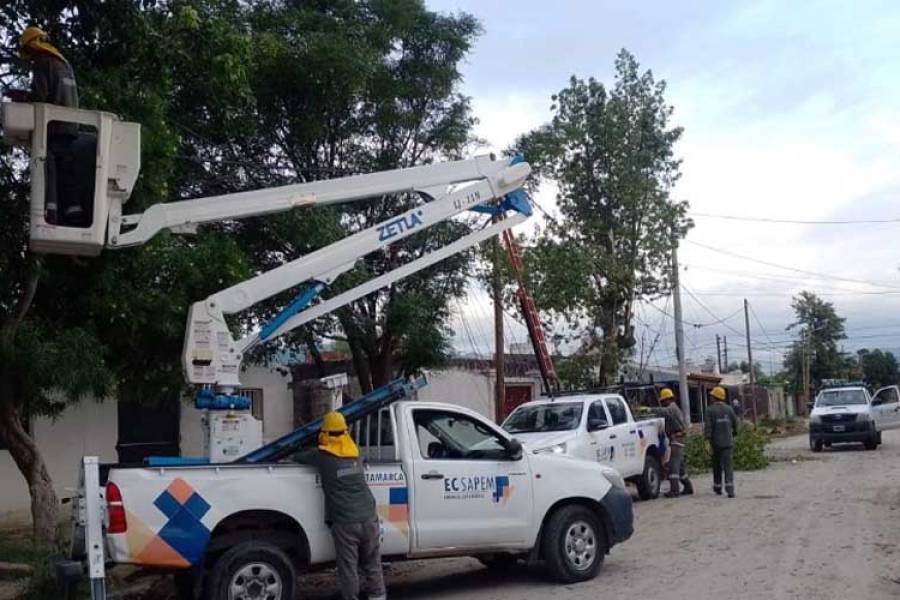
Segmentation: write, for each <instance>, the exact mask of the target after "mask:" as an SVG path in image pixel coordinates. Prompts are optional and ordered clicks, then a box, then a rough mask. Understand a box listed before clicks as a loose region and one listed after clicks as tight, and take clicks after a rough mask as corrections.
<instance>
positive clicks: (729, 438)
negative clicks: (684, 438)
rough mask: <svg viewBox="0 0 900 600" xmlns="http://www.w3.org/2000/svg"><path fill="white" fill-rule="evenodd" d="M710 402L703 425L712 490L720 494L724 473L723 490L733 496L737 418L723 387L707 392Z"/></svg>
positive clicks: (730, 496)
mask: <svg viewBox="0 0 900 600" xmlns="http://www.w3.org/2000/svg"><path fill="white" fill-rule="evenodd" d="M709 397H710V400H712V404H710V405H709V406H708V407H707V408H706V421H705V423H704V425H703V430H704V434H705V435H706V439H707V440H709V445H710V446H711V447H712V463H713V491H714V492H715V493H716V494H718V495H720V496H721V495H722V474H723V473H724V474H725V491H726V492H727V493H728V497H729V498H734V465H733V461H732V458H733V457H732V450H733V448H734V438H735V437H736V436H737V431H738V419H737V415H736V414H735V413H734V409H733V408H731V406H729V405H728V404H727V403H726V402H725V400H726V398H727V394H726V393H725V388H723V387H719V386H716V387H714V388H713V389H712V390H711V391H710V392H709Z"/></svg>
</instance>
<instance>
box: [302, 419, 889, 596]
mask: <svg viewBox="0 0 900 600" xmlns="http://www.w3.org/2000/svg"><path fill="white" fill-rule="evenodd" d="M770 454H771V455H772V456H773V458H774V459H775V462H773V464H772V465H771V466H770V467H769V468H768V469H766V470H764V471H759V472H754V473H738V474H737V493H738V497H737V498H735V499H733V500H728V499H724V498H720V497H718V496H715V495H713V493H712V491H711V481H710V478H709V477H708V476H707V477H702V478H699V479H698V480H697V481H696V483H695V485H696V487H697V489H698V494H697V495H695V496H693V497H688V498H679V499H675V500H667V499H662V498H661V499H659V500H654V501H652V502H645V503H636V505H635V509H636V513H637V517H636V522H635V529H636V532H635V535H634V537H633V538H632V539H631V540H629V541H628V542H626V543H625V544H623V545H621V546H618V547H616V548H614V549H613V551H612V554H611V555H610V556H608V557H607V560H606V564H605V565H604V567H603V570H602V571H601V574H600V576H599V577H598V578H597V579H595V580H593V581H590V582H587V583H583V584H578V585H571V586H557V585H553V584H550V583H548V582H547V581H546V580H545V579H543V578H542V577H541V575H540V574H539V573H537V572H535V571H534V570H529V569H527V568H526V567H524V566H523V567H520V568H517V569H515V570H514V571H512V572H508V573H502V574H498V573H493V572H490V571H488V570H487V569H485V568H483V567H482V566H481V565H480V563H478V562H476V561H474V560H469V559H459V560H443V561H426V562H417V563H404V564H398V565H396V566H394V567H392V568H391V570H390V573H389V575H388V585H389V596H390V597H391V598H393V599H395V600H401V599H405V600H424V599H426V598H427V599H434V598H440V599H448V600H449V599H463V598H465V599H466V600H479V599H483V600H489V599H490V600H499V599H510V600H512V599H516V600H519V599H521V600H531V599H533V600H543V599H544V598H549V597H554V598H572V599H580V598H584V599H588V598H591V599H593V598H598V597H603V598H615V597H626V594H627V595H628V597H638V598H640V597H644V598H672V599H680V598H690V599H691V600H703V599H707V598H708V599H716V600H723V599H735V598H747V599H751V598H752V599H754V600H755V599H758V598H770V599H775V600H778V599H794V598H797V599H801V598H802V599H835V600H837V599H842V600H843V599H846V598H853V599H854V600H862V599H868V598H873V599H876V598H896V597H898V596H900V560H898V559H900V432H891V433H885V434H884V445H883V446H881V447H880V448H879V449H878V450H877V451H874V452H866V451H864V450H863V449H862V446H848V447H846V448H840V449H836V450H833V451H827V450H826V451H825V452H823V453H821V454H812V453H811V452H810V451H809V450H808V448H807V441H806V437H805V436H801V437H793V438H788V439H785V440H781V441H778V442H776V443H775V444H773V445H772V446H771V448H770ZM792 459H796V460H792ZM332 584H333V575H331V574H325V575H324V576H319V577H316V578H313V579H307V580H305V582H304V586H303V589H302V590H301V593H300V594H299V595H298V597H301V598H311V599H317V600H318V599H325V598H329V597H330V595H331V593H333V588H332Z"/></svg>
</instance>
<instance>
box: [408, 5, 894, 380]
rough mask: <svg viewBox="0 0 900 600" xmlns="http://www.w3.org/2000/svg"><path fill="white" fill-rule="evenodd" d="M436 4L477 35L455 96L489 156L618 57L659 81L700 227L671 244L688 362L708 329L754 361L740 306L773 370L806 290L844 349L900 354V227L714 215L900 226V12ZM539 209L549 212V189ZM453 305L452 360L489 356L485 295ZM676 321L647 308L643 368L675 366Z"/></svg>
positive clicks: (684, 194)
mask: <svg viewBox="0 0 900 600" xmlns="http://www.w3.org/2000/svg"><path fill="white" fill-rule="evenodd" d="M426 3H427V4H428V6H429V7H430V8H432V9H434V10H438V11H441V12H451V13H455V12H460V11H462V12H467V13H470V14H472V15H474V16H475V17H476V18H477V19H478V20H479V21H480V22H481V24H482V27H483V33H482V35H481V36H480V38H479V39H478V41H477V43H476V45H475V47H474V49H473V51H472V52H471V53H470V55H469V57H468V59H467V61H466V63H465V65H464V66H463V74H464V77H465V81H464V84H463V87H462V91H463V92H464V93H465V94H467V95H468V96H470V97H471V98H472V102H473V107H474V110H475V114H476V116H477V117H478V119H479V121H480V123H479V125H478V127H477V130H476V133H477V135H479V136H480V137H481V138H483V139H485V140H487V142H488V149H502V148H504V147H506V146H507V145H508V144H509V143H510V142H511V141H512V140H513V139H514V138H515V137H516V136H517V135H519V134H521V133H524V132H527V131H528V130H530V129H532V128H534V127H537V126H539V125H541V124H542V123H544V122H546V121H547V120H548V119H549V118H550V111H549V109H550V96H551V95H552V94H553V93H555V92H557V91H559V90H560V89H562V88H563V87H564V86H565V85H566V83H567V81H568V79H569V77H570V76H571V75H577V76H579V77H583V78H587V77H594V78H596V79H598V80H600V81H602V82H604V83H607V84H611V83H612V79H613V61H614V58H615V55H616V53H617V52H618V51H619V49H621V48H627V49H628V50H629V51H631V52H632V53H633V54H634V55H635V56H636V58H637V59H638V61H639V62H640V63H641V66H642V68H649V69H651V70H652V71H653V73H654V75H655V77H656V78H657V79H664V80H666V82H667V84H668V88H667V92H666V98H667V101H668V102H669V103H670V104H671V105H672V106H674V108H675V112H674V118H673V123H674V124H676V125H679V126H681V127H683V128H684V134H683V136H682V139H681V141H680V142H679V143H678V145H677V146H676V153H677V155H678V156H679V157H680V158H681V159H682V160H683V164H682V169H681V172H682V177H681V180H680V181H679V183H678V184H677V187H676V188H675V189H674V190H673V193H672V196H673V198H675V199H678V200H687V201H688V202H689V203H690V207H691V208H690V212H691V216H692V217H693V218H694V221H695V223H696V227H695V228H694V229H693V230H692V231H691V232H690V233H689V234H688V237H687V239H686V241H684V242H683V243H682V245H681V247H680V249H679V261H680V263H681V265H682V266H683V270H682V272H681V277H682V283H683V285H684V288H683V294H682V296H683V305H684V316H685V321H686V328H685V334H686V351H687V356H688V357H689V358H690V359H694V360H695V361H698V362H700V361H702V360H703V359H704V358H706V357H707V356H715V355H716V343H715V336H716V334H719V335H723V336H727V338H728V348H729V360H730V361H735V360H741V359H746V344H745V342H744V339H743V336H744V315H743V311H742V310H741V309H742V303H743V298H747V299H748V301H749V303H750V306H751V308H752V312H751V315H750V334H751V346H752V347H753V353H754V360H758V361H759V362H760V363H761V364H762V366H763V368H764V369H765V370H766V371H771V370H773V369H778V368H779V367H780V363H781V355H782V353H783V352H784V349H785V346H786V345H787V344H788V343H789V341H790V340H791V339H792V338H793V337H794V333H793V332H788V331H785V328H786V327H787V325H788V324H790V323H791V322H792V317H793V312H792V310H791V307H790V301H791V297H792V295H793V294H796V293H797V292H799V291H801V290H811V291H814V292H816V293H817V294H819V295H821V296H822V297H823V298H825V299H826V300H828V301H830V302H833V303H834V306H835V308H836V310H837V312H838V314H839V315H840V316H843V317H845V318H846V323H845V326H846V329H847V336H848V338H847V339H846V340H844V342H843V345H844V348H845V350H847V351H854V350H856V349H859V348H862V347H868V348H873V347H880V348H885V349H893V350H895V351H897V350H898V349H900V222H894V223H875V224H873V223H869V224H861V223H854V224H847V225H813V224H797V223H791V224H786V223H772V222H764V221H756V220H735V219H724V218H716V217H711V216H706V215H724V216H732V217H741V218H750V219H778V220H796V221H847V220H850V221H854V220H890V219H894V220H900V102H898V98H900V69H898V68H897V60H898V58H897V57H900V35H898V32H900V3H897V2H877V1H865V0H858V1H856V2H852V3H851V2H829V1H817V2H802V1H799V0H798V1H795V2H783V1H782V2H775V1H769V0H761V1H756V2H751V1H740V0H738V1H730V2H714V1H687V0H686V1H681V2H669V1H649V0H648V1H645V2H621V1H606V0H603V1H601V0H560V1H558V2H555V3H548V2H544V1H540V2H539V1H537V0H517V1H516V2H508V1H505V0H504V1H501V0H489V1H485V0H477V1H476V0H426ZM535 200H536V201H537V202H538V203H539V204H540V206H541V207H542V208H543V209H544V210H546V211H548V212H550V213H551V214H552V212H553V210H554V206H555V201H554V193H553V190H552V188H546V189H544V190H542V191H541V193H539V194H537V195H536V198H535ZM538 218H540V217H538ZM522 227H527V226H526V225H523V226H522ZM526 230H527V229H526ZM458 309H459V310H458V315H457V317H456V323H455V325H454V329H455V331H456V338H455V346H456V348H457V349H458V350H460V351H463V352H467V353H480V354H488V353H490V352H492V349H493V341H492V339H493V338H492V335H493V333H492V332H493V325H492V307H491V304H490V300H489V299H488V297H487V296H486V294H485V293H484V292H483V291H479V290H473V292H472V294H471V295H470V296H469V298H468V300H467V301H466V302H462V303H460V304H459V306H458ZM671 312H672V307H671V301H667V300H665V299H663V300H660V301H658V302H656V303H655V305H654V306H649V305H642V306H640V307H639V308H638V311H637V314H638V319H639V321H638V323H637V325H638V338H639V340H641V339H642V340H643V342H642V345H643V347H644V354H645V355H646V354H648V353H649V351H650V347H651V345H652V346H653V353H652V355H651V358H650V361H649V362H650V364H657V365H670V364H672V363H673V362H674V356H675V345H674V327H673V324H672V320H671V319H670V318H669V317H668V316H666V315H665V314H664V313H669V314H671ZM695 325H701V326H700V327H696V326H695ZM507 327H508V329H509V332H508V333H507V343H522V342H526V341H527V336H526V334H525V332H524V329H523V328H522V327H520V326H517V325H516V323H515V322H514V320H513V318H512V316H510V317H508V318H507ZM654 339H656V340H657V341H656V343H655V344H652V341H653V340H654ZM639 352H640V350H639Z"/></svg>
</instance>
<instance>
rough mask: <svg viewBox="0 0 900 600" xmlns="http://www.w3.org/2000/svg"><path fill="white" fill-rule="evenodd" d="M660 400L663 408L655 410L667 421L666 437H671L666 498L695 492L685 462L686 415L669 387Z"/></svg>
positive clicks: (660, 396) (664, 390) (664, 389)
mask: <svg viewBox="0 0 900 600" xmlns="http://www.w3.org/2000/svg"><path fill="white" fill-rule="evenodd" d="M659 402H660V404H662V408H659V409H656V410H654V412H655V413H656V414H657V415H659V416H661V417H663V419H665V422H666V437H667V438H669V448H670V451H669V465H668V472H669V491H668V492H666V493H665V494H664V495H665V496H666V498H677V497H678V496H680V495H681V494H682V493H684V494H693V493H694V486H693V484H692V483H691V480H690V479H689V478H688V475H687V469H686V468H685V464H684V439H685V437H686V435H687V425H686V424H685V421H684V415H683V414H682V412H681V409H680V408H678V403H677V402H675V394H673V393H672V390H670V389H669V388H663V389H662V390H661V391H660V392H659ZM679 483H681V486H682V487H683V488H684V490H683V492H682V491H680V490H679Z"/></svg>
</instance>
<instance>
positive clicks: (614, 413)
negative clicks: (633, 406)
mask: <svg viewBox="0 0 900 600" xmlns="http://www.w3.org/2000/svg"><path fill="white" fill-rule="evenodd" d="M606 409H607V410H608V411H609V416H610V417H611V418H612V424H613V425H620V424H622V423H625V422H626V421H628V411H627V410H625V405H624V404H622V401H621V400H619V399H618V398H607V400H606Z"/></svg>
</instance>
